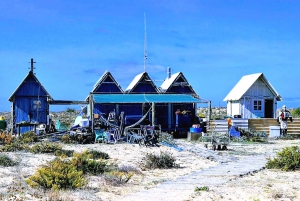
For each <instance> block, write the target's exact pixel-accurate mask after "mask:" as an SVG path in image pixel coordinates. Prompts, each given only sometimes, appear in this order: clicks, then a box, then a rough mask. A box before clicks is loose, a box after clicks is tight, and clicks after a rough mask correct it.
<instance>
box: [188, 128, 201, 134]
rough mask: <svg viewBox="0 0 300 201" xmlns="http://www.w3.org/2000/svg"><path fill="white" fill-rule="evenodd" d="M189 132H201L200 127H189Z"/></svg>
mask: <svg viewBox="0 0 300 201" xmlns="http://www.w3.org/2000/svg"><path fill="white" fill-rule="evenodd" d="M190 132H191V133H201V132H202V128H190Z"/></svg>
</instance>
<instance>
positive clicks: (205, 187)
mask: <svg viewBox="0 0 300 201" xmlns="http://www.w3.org/2000/svg"><path fill="white" fill-rule="evenodd" d="M194 191H195V192H199V191H209V187H208V186H202V187H196V188H195V190H194Z"/></svg>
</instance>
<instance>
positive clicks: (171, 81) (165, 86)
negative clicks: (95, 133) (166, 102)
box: [160, 72, 196, 94]
mask: <svg viewBox="0 0 300 201" xmlns="http://www.w3.org/2000/svg"><path fill="white" fill-rule="evenodd" d="M179 79H181V80H182V81H183V82H182V81H178V80H179ZM172 86H187V87H189V88H190V90H191V92H192V93H195V94H196V92H195V91H194V89H193V87H192V86H191V85H190V84H189V82H188V81H187V79H186V78H185V77H184V75H183V73H182V72H178V73H175V74H173V75H171V77H170V78H167V79H166V80H165V81H164V82H163V83H162V85H161V86H160V89H161V91H162V92H163V93H165V92H168V91H169V90H170V89H171V88H172Z"/></svg>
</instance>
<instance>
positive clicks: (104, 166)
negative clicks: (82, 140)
mask: <svg viewBox="0 0 300 201" xmlns="http://www.w3.org/2000/svg"><path fill="white" fill-rule="evenodd" d="M73 156H74V157H73V158H72V164H73V165H74V166H75V167H76V168H77V170H79V171H82V172H83V173H85V174H86V173H90V174H93V175H97V174H103V173H104V172H109V171H112V170H114V169H116V168H117V165H116V164H114V163H112V164H109V163H108V161H106V160H104V159H100V160H95V159H93V156H92V154H89V153H88V151H87V150H86V151H84V152H82V153H74V154H73Z"/></svg>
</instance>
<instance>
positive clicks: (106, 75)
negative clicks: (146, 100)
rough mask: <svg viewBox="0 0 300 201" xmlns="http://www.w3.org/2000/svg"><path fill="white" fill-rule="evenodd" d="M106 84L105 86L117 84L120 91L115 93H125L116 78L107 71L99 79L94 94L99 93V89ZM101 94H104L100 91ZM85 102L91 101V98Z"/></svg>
mask: <svg viewBox="0 0 300 201" xmlns="http://www.w3.org/2000/svg"><path fill="white" fill-rule="evenodd" d="M104 83H105V84H115V85H116V87H117V88H118V89H119V91H115V93H124V91H123V89H122V87H121V85H120V84H119V83H118V82H117V81H116V80H115V78H114V77H113V76H112V74H111V73H110V72H108V71H105V72H104V73H103V75H102V76H101V77H100V78H99V79H98V81H97V82H96V84H95V85H94V87H93V90H92V91H91V92H92V93H94V92H97V90H98V89H99V87H100V86H101V85H102V84H104ZM100 92H102V91H100ZM104 93H105V92H104ZM85 100H86V101H88V100H89V96H87V97H86V99H85Z"/></svg>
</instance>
